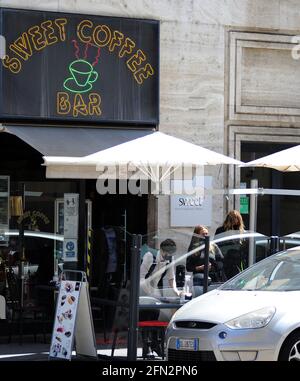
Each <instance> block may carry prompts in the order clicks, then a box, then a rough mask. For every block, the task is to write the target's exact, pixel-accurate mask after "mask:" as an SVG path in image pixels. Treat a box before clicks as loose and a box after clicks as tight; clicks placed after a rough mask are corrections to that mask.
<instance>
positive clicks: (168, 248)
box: [160, 238, 176, 254]
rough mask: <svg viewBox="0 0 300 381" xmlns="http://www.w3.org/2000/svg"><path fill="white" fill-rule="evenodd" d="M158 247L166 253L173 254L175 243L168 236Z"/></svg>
mask: <svg viewBox="0 0 300 381" xmlns="http://www.w3.org/2000/svg"><path fill="white" fill-rule="evenodd" d="M160 248H161V249H162V250H163V251H165V252H166V253H168V254H173V253H175V251H176V243H175V242H174V241H173V240H172V239H170V238H168V239H165V240H164V241H163V242H162V243H161V244H160Z"/></svg>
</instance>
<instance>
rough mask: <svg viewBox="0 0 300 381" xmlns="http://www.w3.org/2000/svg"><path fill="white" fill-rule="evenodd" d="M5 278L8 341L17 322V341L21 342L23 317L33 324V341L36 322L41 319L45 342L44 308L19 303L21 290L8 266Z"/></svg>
mask: <svg viewBox="0 0 300 381" xmlns="http://www.w3.org/2000/svg"><path fill="white" fill-rule="evenodd" d="M6 280H7V285H8V300H7V307H8V309H9V310H10V314H9V315H10V318H9V336H8V342H11V337H12V333H13V332H12V331H13V328H14V326H15V324H17V326H18V333H19V342H20V344H22V342H23V324H24V322H25V319H28V321H30V322H31V323H33V324H32V325H33V326H34V341H35V342H36V322H37V321H41V322H42V326H43V338H44V343H45V342H46V336H45V322H46V316H47V314H46V310H45V308H44V307H42V306H38V305H34V304H25V303H23V305H22V303H21V292H20V286H19V282H18V279H17V277H16V274H15V273H14V271H13V269H12V268H11V267H10V268H8V269H7V272H6Z"/></svg>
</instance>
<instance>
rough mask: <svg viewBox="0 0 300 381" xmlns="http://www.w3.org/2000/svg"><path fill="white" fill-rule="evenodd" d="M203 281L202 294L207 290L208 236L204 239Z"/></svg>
mask: <svg viewBox="0 0 300 381" xmlns="http://www.w3.org/2000/svg"><path fill="white" fill-rule="evenodd" d="M204 244H205V248H204V279H203V294H205V293H206V292H207V290H208V271H209V236H205V237H204Z"/></svg>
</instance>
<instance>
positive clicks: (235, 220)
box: [223, 210, 245, 233]
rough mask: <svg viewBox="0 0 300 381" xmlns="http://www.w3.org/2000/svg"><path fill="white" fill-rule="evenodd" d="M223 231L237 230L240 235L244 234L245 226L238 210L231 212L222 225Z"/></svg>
mask: <svg viewBox="0 0 300 381" xmlns="http://www.w3.org/2000/svg"><path fill="white" fill-rule="evenodd" d="M223 227H224V230H225V231H226V230H239V231H240V233H244V231H245V225H244V221H243V217H242V216H241V213H240V212H239V211H238V210H231V211H230V212H229V213H228V214H227V216H226V218H225V221H224V223H223Z"/></svg>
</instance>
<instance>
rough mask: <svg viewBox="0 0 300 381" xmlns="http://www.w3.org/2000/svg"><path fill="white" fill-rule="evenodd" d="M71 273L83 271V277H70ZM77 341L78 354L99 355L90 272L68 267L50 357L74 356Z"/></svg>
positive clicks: (64, 357)
mask: <svg viewBox="0 0 300 381" xmlns="http://www.w3.org/2000/svg"><path fill="white" fill-rule="evenodd" d="M67 273H73V274H74V273H75V275H78V274H79V275H81V280H67V279H66V274H67ZM74 343H75V346H76V355H82V356H89V357H95V358H97V348H96V340H95V331H94V325H93V319H92V313H91V306H90V299H89V293H88V282H87V279H86V275H85V273H84V272H81V271H72V270H68V271H65V272H63V273H62V276H61V282H60V290H59V295H58V298H57V303H56V311H55V320H54V325H53V332H52V338H51V345H50V351H49V358H51V359H52V358H55V359H63V360H71V357H72V351H73V349H74Z"/></svg>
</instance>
